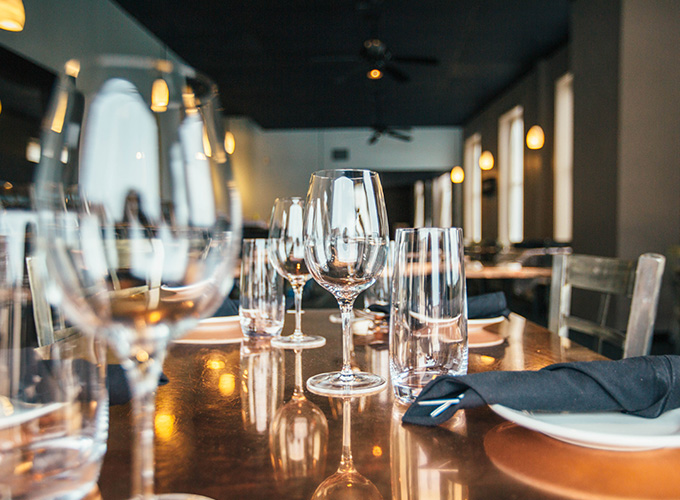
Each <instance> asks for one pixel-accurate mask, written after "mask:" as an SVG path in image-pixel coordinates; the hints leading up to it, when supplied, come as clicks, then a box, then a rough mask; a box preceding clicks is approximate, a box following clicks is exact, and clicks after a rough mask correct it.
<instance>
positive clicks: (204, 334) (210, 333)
mask: <svg viewBox="0 0 680 500" xmlns="http://www.w3.org/2000/svg"><path fill="white" fill-rule="evenodd" d="M241 340H243V333H242V332H241V322H240V318H239V317H238V316H217V317H214V318H206V319H203V320H201V321H199V322H198V325H196V327H195V328H194V329H192V330H190V331H189V332H188V333H187V334H186V335H184V336H183V337H181V338H179V339H176V340H174V342H175V343H178V344H230V343H236V342H241Z"/></svg>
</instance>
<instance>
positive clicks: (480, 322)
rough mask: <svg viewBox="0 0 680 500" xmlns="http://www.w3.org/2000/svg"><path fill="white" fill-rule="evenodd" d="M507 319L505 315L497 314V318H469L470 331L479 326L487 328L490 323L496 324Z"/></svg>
mask: <svg viewBox="0 0 680 500" xmlns="http://www.w3.org/2000/svg"><path fill="white" fill-rule="evenodd" d="M504 319H505V316H496V317H495V318H475V319H468V331H470V330H476V329H478V328H485V327H487V326H489V325H495V324H496V323H500V322H501V321H503V320H504Z"/></svg>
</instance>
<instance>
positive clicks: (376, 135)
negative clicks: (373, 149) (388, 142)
mask: <svg viewBox="0 0 680 500" xmlns="http://www.w3.org/2000/svg"><path fill="white" fill-rule="evenodd" d="M381 135H382V134H381V133H380V132H378V131H375V132H374V133H373V135H372V136H371V137H369V138H368V143H369V144H375V143H376V142H378V139H380V136H381Z"/></svg>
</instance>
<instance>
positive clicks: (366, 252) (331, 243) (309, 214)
mask: <svg viewBox="0 0 680 500" xmlns="http://www.w3.org/2000/svg"><path fill="white" fill-rule="evenodd" d="M387 241H388V225H387V212H386V210H385V201H384V198H383V192H382V186H381V184H380V178H379V176H378V174H376V173H375V172H371V171H368V170H322V171H319V172H315V173H314V174H312V178H311V182H310V186H309V193H308V196H307V206H306V216H305V261H306V263H307V267H308V268H309V271H310V272H311V274H312V276H313V277H314V279H315V280H316V281H317V283H319V284H320V285H321V286H323V287H324V288H326V289H327V290H328V291H330V292H331V293H332V294H333V295H334V296H335V298H336V299H337V301H338V305H339V307H340V311H341V316H342V331H343V343H342V345H343V365H342V369H341V371H339V372H331V373H324V374H319V375H315V376H313V377H311V378H310V379H309V380H308V381H307V387H308V388H309V390H310V391H312V392H314V393H316V394H321V395H330V396H352V395H357V394H371V393H375V392H378V391H381V390H383V389H384V388H385V387H386V384H387V383H386V381H385V379H383V378H382V377H380V376H378V375H375V374H372V373H366V372H360V371H354V370H353V369H352V367H351V352H352V332H351V325H350V322H351V316H352V307H353V304H354V300H355V299H356V297H357V295H359V293H361V292H362V291H363V290H365V289H366V288H368V287H369V286H370V285H371V284H372V283H373V282H374V281H375V279H376V278H377V276H378V275H379V274H380V272H381V271H382V269H383V266H384V265H385V259H386V254H387Z"/></svg>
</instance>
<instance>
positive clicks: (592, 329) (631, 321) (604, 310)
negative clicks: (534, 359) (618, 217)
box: [548, 253, 666, 358]
mask: <svg viewBox="0 0 680 500" xmlns="http://www.w3.org/2000/svg"><path fill="white" fill-rule="evenodd" d="M665 261H666V259H665V257H663V256H662V255H658V254H653V253H646V254H643V255H642V256H640V258H639V259H638V260H637V261H628V260H622V259H616V258H610V257H594V256H590V255H579V254H570V255H555V256H554V257H553V267H552V269H553V271H552V283H551V289H550V312H549V323H548V327H549V329H550V330H551V331H553V332H555V333H557V334H558V335H560V336H561V337H569V332H570V330H571V331H576V332H581V333H584V334H586V335H590V336H593V337H595V338H596V339H597V350H598V352H601V351H602V345H603V342H608V343H610V344H613V345H614V346H616V347H619V348H622V349H623V357H624V358H627V357H631V356H642V355H645V354H649V351H650V347H651V340H652V333H653V327H654V319H655V317H656V307H657V303H658V300H659V290H660V288H661V278H662V275H663V269H664V265H665ZM572 288H579V289H582V290H590V291H593V292H599V293H601V294H602V295H601V297H600V305H599V310H598V313H597V318H596V320H595V321H591V320H587V319H582V318H579V317H575V316H572V315H571V294H572V293H571V292H572ZM612 295H616V296H624V297H627V298H629V299H630V314H629V316H628V325H627V327H626V330H625V331H624V332H622V331H619V330H617V329H616V328H612V327H610V326H607V325H606V324H605V322H606V321H607V315H608V312H609V305H610V302H611V297H612Z"/></svg>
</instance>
